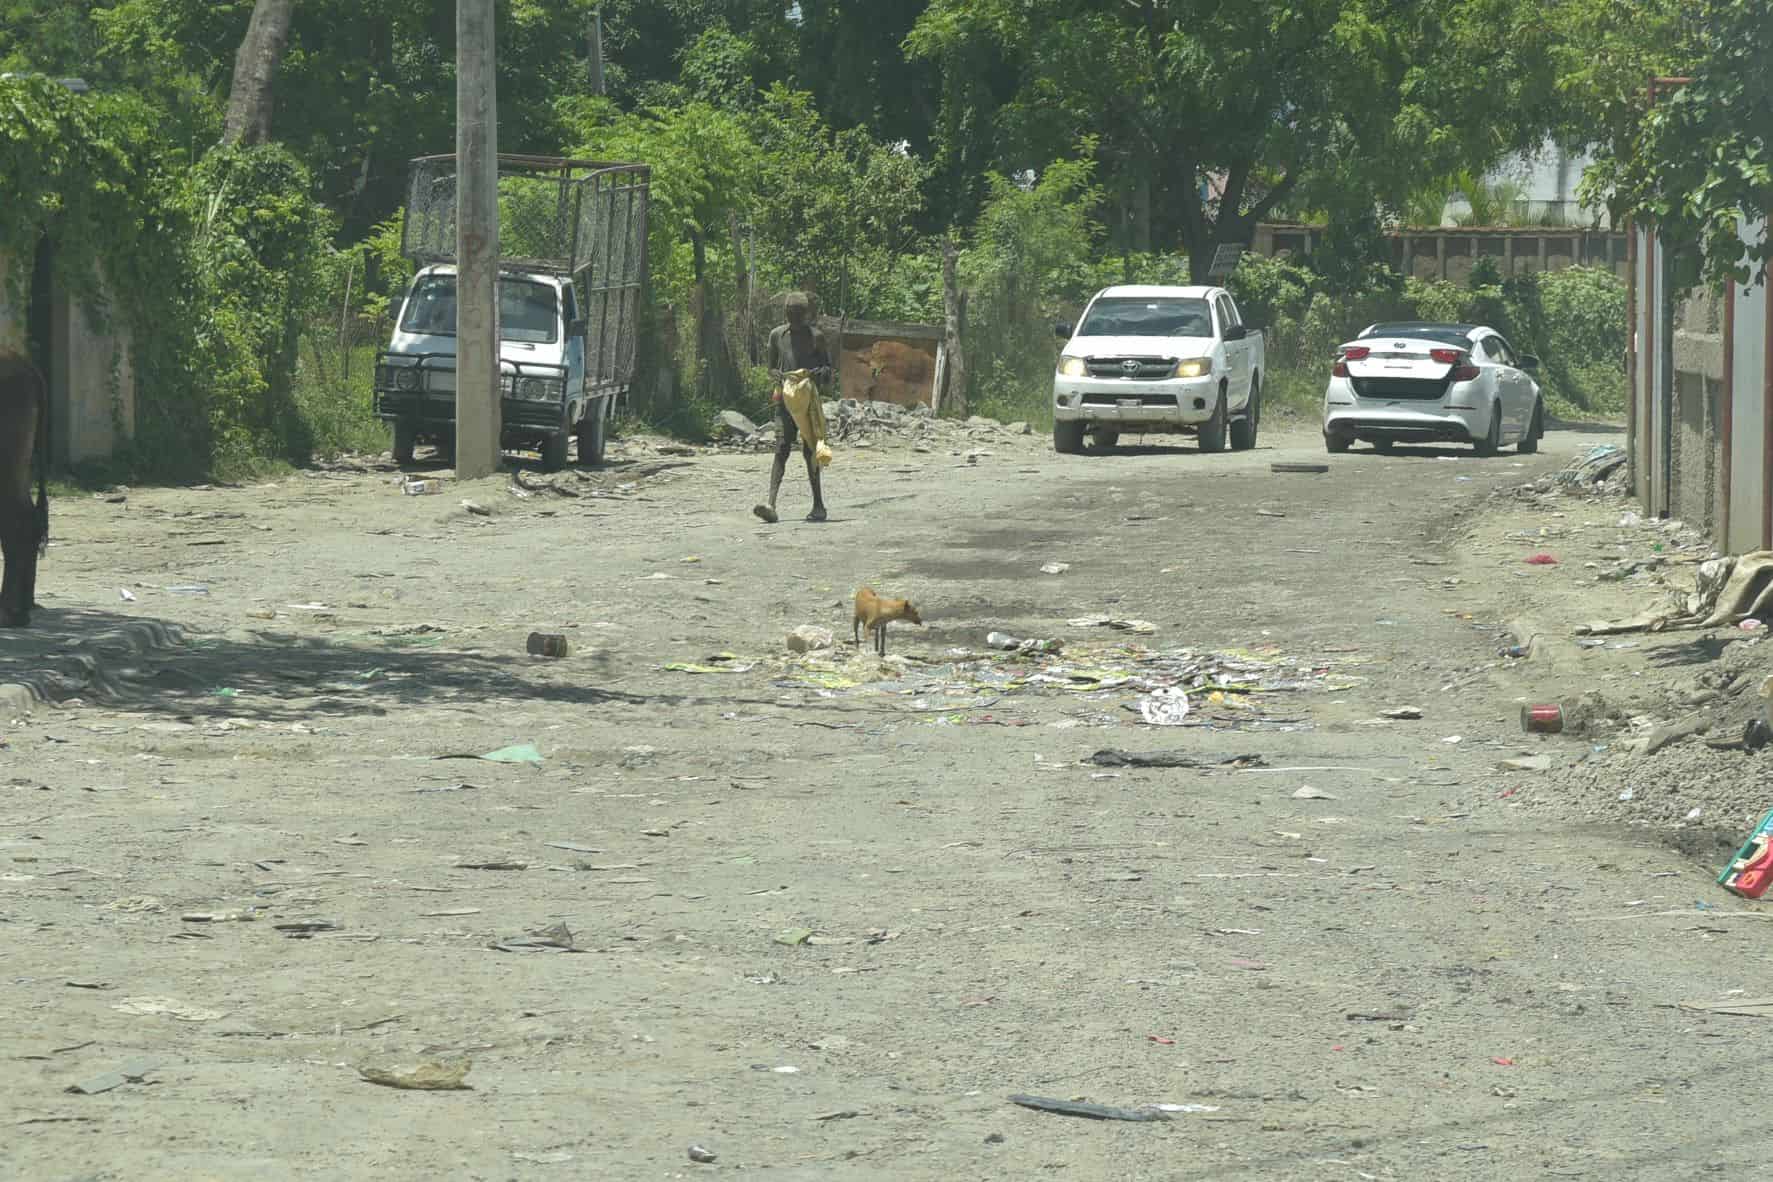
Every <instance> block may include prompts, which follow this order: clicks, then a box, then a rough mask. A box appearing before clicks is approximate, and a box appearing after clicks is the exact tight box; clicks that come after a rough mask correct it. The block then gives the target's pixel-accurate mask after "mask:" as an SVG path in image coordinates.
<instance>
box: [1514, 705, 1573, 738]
mask: <svg viewBox="0 0 1773 1182" xmlns="http://www.w3.org/2000/svg"><path fill="white" fill-rule="evenodd" d="M1521 729H1522V730H1524V731H1526V732H1527V733H1528V734H1532V735H1555V734H1560V733H1562V731H1563V729H1564V708H1563V707H1562V706H1559V705H1556V704H1555V703H1553V704H1549V705H1542V706H1522V707H1521Z"/></svg>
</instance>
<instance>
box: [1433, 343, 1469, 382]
mask: <svg viewBox="0 0 1773 1182" xmlns="http://www.w3.org/2000/svg"><path fill="white" fill-rule="evenodd" d="M1428 356H1429V357H1430V358H1432V359H1433V360H1435V361H1438V362H1440V363H1441V364H1442V365H1450V366H1452V367H1453V372H1452V373H1450V374H1448V375H1447V376H1448V377H1449V378H1450V379H1451V380H1453V381H1455V382H1469V381H1471V380H1472V379H1473V378H1475V377H1477V376H1478V367H1477V366H1475V365H1473V364H1472V363H1471V355H1470V354H1469V353H1467V352H1466V351H1465V350H1463V349H1430V350H1429V351H1428Z"/></svg>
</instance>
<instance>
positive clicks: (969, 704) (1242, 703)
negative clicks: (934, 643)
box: [664, 617, 1362, 730]
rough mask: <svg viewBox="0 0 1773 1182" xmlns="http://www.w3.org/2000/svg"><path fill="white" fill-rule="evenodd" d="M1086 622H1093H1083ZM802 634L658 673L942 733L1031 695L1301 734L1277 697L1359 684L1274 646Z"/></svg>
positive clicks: (1098, 711)
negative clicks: (930, 725) (696, 677)
mask: <svg viewBox="0 0 1773 1182" xmlns="http://www.w3.org/2000/svg"><path fill="white" fill-rule="evenodd" d="M1074 622H1075V621H1074ZM1091 622H1092V623H1097V622H1098V621H1096V620H1095V619H1094V618H1093V617H1092V618H1091ZM1102 622H1105V621H1102ZM1130 623H1143V621H1131V622H1130ZM812 631H814V630H813V629H810V628H807V629H805V632H812ZM801 635H803V629H795V630H794V632H793V633H790V636H791V637H793V638H794V639H793V640H791V641H790V642H789V643H788V644H787V645H786V646H785V648H787V649H788V650H789V651H788V652H785V653H783V654H781V655H774V654H772V655H770V656H767V657H741V656H739V655H737V654H733V653H719V654H715V655H714V656H711V657H706V658H703V659H702V660H699V661H675V662H672V663H670V664H667V665H665V666H664V670H665V671H666V672H675V673H689V674H703V675H718V674H741V673H748V672H752V671H754V670H760V671H763V672H766V673H767V674H768V675H769V678H770V684H771V685H772V686H774V687H775V688H777V689H781V690H789V691H793V690H799V691H810V694H811V698H810V699H809V700H819V699H852V698H867V697H874V696H886V697H891V698H897V699H901V700H902V701H903V702H904V705H902V706H899V707H896V708H893V712H894V713H908V714H930V715H939V716H942V717H941V718H939V719H938V721H941V722H943V723H945V724H949V725H954V724H959V723H967V722H994V723H997V722H1001V721H1002V720H1001V719H999V718H996V717H994V716H992V715H978V714H970V713H969V712H975V711H980V710H986V709H989V708H991V707H998V706H1002V707H1004V709H1005V710H1008V709H1009V708H1010V707H1011V706H1012V705H1013V703H1014V700H1015V699H1017V698H1024V697H1031V696H1040V697H1067V698H1074V699H1076V700H1077V701H1079V702H1081V703H1088V704H1089V705H1090V706H1091V707H1093V710H1092V711H1090V713H1091V715H1092V717H1089V718H1088V719H1086V720H1085V721H1088V722H1090V723H1091V724H1093V725H1115V724H1117V723H1121V722H1127V723H1133V724H1138V725H1153V726H1185V727H1198V728H1202V729H1250V728H1256V727H1275V728H1285V729H1295V730H1296V729H1304V728H1306V727H1308V726H1309V721H1308V719H1306V718H1305V717H1303V716H1302V715H1301V713H1300V712H1299V711H1297V710H1290V709H1286V708H1283V707H1282V706H1281V705H1280V703H1279V699H1280V697H1281V696H1282V695H1287V694H1294V693H1303V692H1311V691H1315V690H1321V689H1330V688H1338V689H1342V688H1349V687H1351V686H1353V685H1355V684H1359V682H1360V681H1361V680H1362V679H1360V678H1350V677H1346V676H1339V677H1338V681H1337V684H1336V685H1334V686H1332V685H1331V684H1330V677H1331V673H1332V670H1331V667H1330V666H1329V665H1328V664H1327V663H1324V662H1320V661H1313V660H1306V659H1301V658H1297V657H1292V656H1287V655H1285V654H1283V653H1282V652H1281V651H1280V650H1279V649H1278V648H1274V647H1265V648H1263V649H1260V650H1257V651H1235V650H1234V651H1227V652H1199V651H1196V650H1193V649H1162V648H1155V647H1150V646H1147V645H1143V644H1139V643H1131V642H1128V641H1125V640H1118V641H1087V642H1086V641H1076V642H1061V641H1059V640H1057V639H1054V638H1034V639H1026V640H1024V639H1019V638H1016V637H1011V636H1008V635H1005V634H1003V633H992V634H991V635H992V638H993V639H992V646H993V647H991V648H990V649H988V650H986V651H982V652H981V651H976V650H973V649H965V648H951V649H948V650H947V651H946V652H945V653H943V654H942V655H941V656H939V657H932V656H902V655H897V654H895V655H893V656H889V657H886V658H884V659H882V658H878V657H875V656H873V655H872V654H871V653H869V652H867V651H866V650H865V649H862V650H858V649H856V648H853V647H851V645H850V644H849V643H848V638H847V637H846V638H845V641H844V643H842V644H840V645H838V646H837V647H836V648H835V649H832V648H827V647H824V646H823V645H819V644H813V645H808V646H806V647H799V646H798V644H797V642H798V641H799V640H800V636H801ZM818 639H819V640H823V636H820V637H818ZM783 704H785V705H786V704H790V703H789V702H786V701H785V702H783ZM858 725H859V724H858ZM1074 725H1077V724H1074Z"/></svg>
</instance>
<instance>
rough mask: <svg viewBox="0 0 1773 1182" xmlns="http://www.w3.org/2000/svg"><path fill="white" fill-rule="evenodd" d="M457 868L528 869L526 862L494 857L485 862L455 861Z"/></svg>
mask: <svg viewBox="0 0 1773 1182" xmlns="http://www.w3.org/2000/svg"><path fill="white" fill-rule="evenodd" d="M456 869H457V870H528V869H529V863H528V862H512V861H507V860H505V859H496V860H492V861H486V862H457V863H456Z"/></svg>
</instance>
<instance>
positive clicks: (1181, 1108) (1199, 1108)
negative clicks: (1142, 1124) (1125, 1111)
mask: <svg viewBox="0 0 1773 1182" xmlns="http://www.w3.org/2000/svg"><path fill="white" fill-rule="evenodd" d="M1147 1107H1149V1108H1151V1109H1153V1110H1154V1111H1157V1112H1186V1113H1197V1112H1218V1111H1219V1105H1217V1104H1151V1105H1147Z"/></svg>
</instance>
